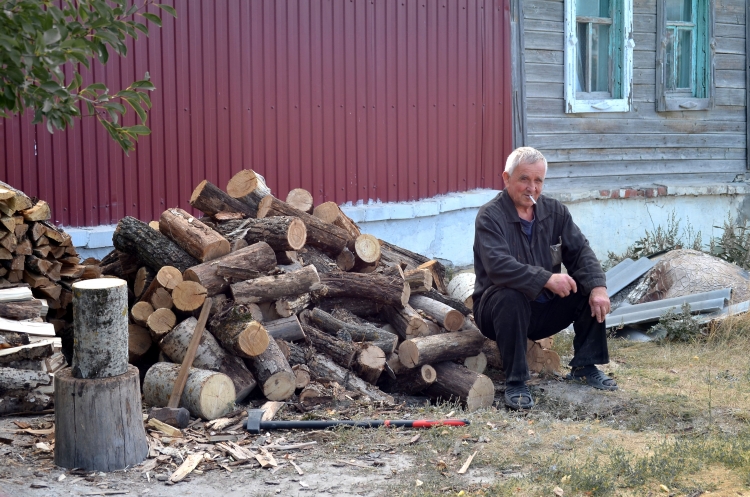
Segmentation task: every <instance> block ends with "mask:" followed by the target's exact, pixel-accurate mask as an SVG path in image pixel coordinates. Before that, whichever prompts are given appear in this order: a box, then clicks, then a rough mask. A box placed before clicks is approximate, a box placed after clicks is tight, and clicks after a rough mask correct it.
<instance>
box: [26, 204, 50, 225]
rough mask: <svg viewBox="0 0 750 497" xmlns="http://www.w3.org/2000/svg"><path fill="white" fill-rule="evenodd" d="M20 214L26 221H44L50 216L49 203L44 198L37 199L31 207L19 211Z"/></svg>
mask: <svg viewBox="0 0 750 497" xmlns="http://www.w3.org/2000/svg"><path fill="white" fill-rule="evenodd" d="M21 214H22V215H23V218H24V220H26V221H46V220H48V219H49V218H50V217H52V214H51V212H50V209H49V204H48V203H47V202H45V201H44V200H39V201H37V203H36V204H34V206H33V207H30V208H28V209H26V210H23V211H21Z"/></svg>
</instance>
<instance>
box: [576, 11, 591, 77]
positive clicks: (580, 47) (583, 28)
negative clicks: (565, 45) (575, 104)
mask: <svg viewBox="0 0 750 497" xmlns="http://www.w3.org/2000/svg"><path fill="white" fill-rule="evenodd" d="M587 28H588V24H586V23H583V22H581V23H578V33H576V36H577V37H578V43H577V45H576V91H588V90H587V89H586V86H585V85H586V81H587V80H588V78H587V76H586V75H587V74H588V72H589V69H588V63H587V61H588V60H589V56H588V50H587V49H588V46H589V44H588V36H587V34H586V33H587Z"/></svg>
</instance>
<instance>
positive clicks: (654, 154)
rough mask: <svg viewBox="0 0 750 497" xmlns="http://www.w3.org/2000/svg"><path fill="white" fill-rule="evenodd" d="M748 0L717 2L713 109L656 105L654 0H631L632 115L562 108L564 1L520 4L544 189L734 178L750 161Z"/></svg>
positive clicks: (533, 142)
mask: <svg viewBox="0 0 750 497" xmlns="http://www.w3.org/2000/svg"><path fill="white" fill-rule="evenodd" d="M746 1H747V0H716V6H715V19H716V30H715V33H716V56H715V59H714V62H715V65H716V89H715V94H714V95H715V107H714V108H713V109H712V110H708V111H693V112H656V94H655V91H656V69H655V68H656V0H634V5H633V14H634V18H633V27H634V39H635V53H634V62H633V64H634V68H633V105H632V109H631V111H630V112H625V113H597V114H565V113H564V100H563V28H564V26H563V0H530V1H524V2H523V15H524V21H523V28H524V47H525V54H524V55H525V69H526V88H525V90H526V112H527V116H526V117H527V121H526V123H527V133H528V141H527V144H528V145H529V146H532V147H536V148H538V149H539V150H541V151H542V152H543V153H544V154H545V156H546V157H547V159H548V162H549V171H548V174H547V178H548V182H547V183H548V186H557V187H565V186H568V185H570V186H582V187H593V188H596V187H607V188H612V187H625V186H635V185H644V184H651V183H657V184H658V183H665V182H669V183H675V182H680V183H684V182H690V183H703V182H707V181H712V182H716V181H732V180H733V179H735V178H736V177H737V175H738V174H743V173H744V172H745V170H746V167H747V141H748V138H747V136H748V135H747V114H746V104H747V98H748V97H747V95H748V93H747V88H746V84H747V83H746V74H745V66H746V60H745V52H746V39H745V37H746V35H745V20H746V6H745V2H746Z"/></svg>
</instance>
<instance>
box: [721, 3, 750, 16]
mask: <svg viewBox="0 0 750 497" xmlns="http://www.w3.org/2000/svg"><path fill="white" fill-rule="evenodd" d="M716 11H717V12H726V13H729V14H739V15H745V0H716Z"/></svg>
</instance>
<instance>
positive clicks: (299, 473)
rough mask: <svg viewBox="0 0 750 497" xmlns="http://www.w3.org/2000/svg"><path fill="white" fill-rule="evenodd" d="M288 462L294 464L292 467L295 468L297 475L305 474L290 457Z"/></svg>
mask: <svg viewBox="0 0 750 497" xmlns="http://www.w3.org/2000/svg"><path fill="white" fill-rule="evenodd" d="M289 464H291V465H292V466H294V469H296V470H297V474H298V475H300V476H302V475H304V474H305V472H304V471H302V468H300V467H299V466H297V464H296V463H295V462H294V461H292V460H291V459H289Z"/></svg>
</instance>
